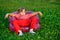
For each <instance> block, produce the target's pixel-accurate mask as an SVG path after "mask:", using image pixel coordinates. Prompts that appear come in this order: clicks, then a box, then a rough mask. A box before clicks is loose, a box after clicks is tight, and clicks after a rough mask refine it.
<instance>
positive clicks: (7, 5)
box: [0, 0, 60, 40]
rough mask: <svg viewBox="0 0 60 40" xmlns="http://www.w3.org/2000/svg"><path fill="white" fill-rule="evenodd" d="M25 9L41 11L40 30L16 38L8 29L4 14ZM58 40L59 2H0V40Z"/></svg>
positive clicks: (25, 0) (32, 0)
mask: <svg viewBox="0 0 60 40" xmlns="http://www.w3.org/2000/svg"><path fill="white" fill-rule="evenodd" d="M19 7H25V8H26V9H27V10H31V11H34V12H35V11H41V12H42V13H43V16H42V17H40V16H39V18H40V25H41V28H40V29H39V30H37V31H36V34H35V35H32V34H30V33H24V35H23V36H22V37H19V36H17V35H16V34H15V33H14V32H11V31H10V30H9V29H8V25H9V21H8V19H4V16H5V14H6V13H11V12H14V11H16V10H17V9H18V8H19ZM59 39H60V1H59V0H55V1H54V0H53V1H50V0H48V1H47V0H0V40H59Z"/></svg>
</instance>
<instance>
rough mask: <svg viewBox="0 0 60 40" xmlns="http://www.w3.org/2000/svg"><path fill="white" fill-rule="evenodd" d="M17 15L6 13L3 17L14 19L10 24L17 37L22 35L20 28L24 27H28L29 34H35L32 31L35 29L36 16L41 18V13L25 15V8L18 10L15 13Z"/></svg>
mask: <svg viewBox="0 0 60 40" xmlns="http://www.w3.org/2000/svg"><path fill="white" fill-rule="evenodd" d="M16 13H17V14H13V13H8V14H6V15H5V18H8V17H14V18H15V19H14V20H13V21H12V24H13V26H14V29H15V32H16V34H18V35H19V36H22V35H23V32H22V30H21V27H22V26H24V27H26V26H29V28H30V29H29V32H30V33H35V32H34V30H35V29H36V23H37V19H36V15H37V14H40V15H41V16H42V13H41V12H32V13H31V14H27V13H26V11H25V8H20V9H18V11H17V12H16Z"/></svg>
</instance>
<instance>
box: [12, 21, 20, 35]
mask: <svg viewBox="0 0 60 40" xmlns="http://www.w3.org/2000/svg"><path fill="white" fill-rule="evenodd" d="M18 22H19V21H18V20H14V21H13V22H12V24H13V26H14V29H15V32H16V34H18V31H19V30H20V26H19V24H18Z"/></svg>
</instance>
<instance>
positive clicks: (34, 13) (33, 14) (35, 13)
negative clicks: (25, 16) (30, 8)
mask: <svg viewBox="0 0 60 40" xmlns="http://www.w3.org/2000/svg"><path fill="white" fill-rule="evenodd" d="M37 14H40V16H42V13H41V12H33V13H32V14H31V15H30V17H31V16H35V15H37Z"/></svg>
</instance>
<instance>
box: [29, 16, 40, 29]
mask: <svg viewBox="0 0 60 40" xmlns="http://www.w3.org/2000/svg"><path fill="white" fill-rule="evenodd" d="M39 26H40V25H39V18H38V17H37V16H34V17H32V21H31V26H30V29H33V30H36V29H37V28H39Z"/></svg>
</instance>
